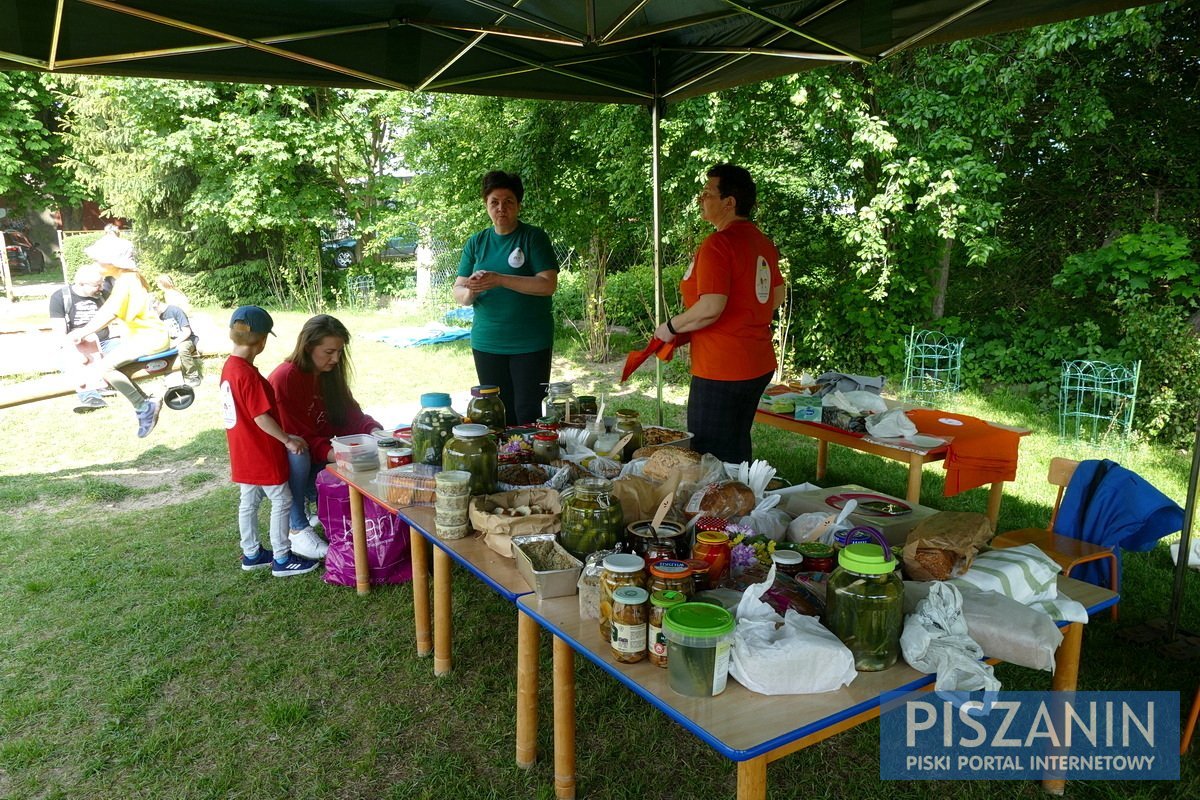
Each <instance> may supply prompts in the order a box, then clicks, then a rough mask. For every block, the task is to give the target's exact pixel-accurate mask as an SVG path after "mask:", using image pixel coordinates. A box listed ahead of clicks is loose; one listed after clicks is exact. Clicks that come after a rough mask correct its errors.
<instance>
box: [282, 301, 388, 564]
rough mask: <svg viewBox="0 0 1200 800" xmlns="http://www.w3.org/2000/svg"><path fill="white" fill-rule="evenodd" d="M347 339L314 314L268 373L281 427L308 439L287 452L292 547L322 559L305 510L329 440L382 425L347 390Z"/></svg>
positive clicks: (336, 324) (333, 321)
mask: <svg viewBox="0 0 1200 800" xmlns="http://www.w3.org/2000/svg"><path fill="white" fill-rule="evenodd" d="M349 344H350V331H348V330H346V326H345V325H343V324H342V323H341V322H340V321H339V320H338V319H337V318H335V317H331V316H329V315H328V314H318V315H317V316H315V317H313V318H312V319H310V320H309V321H308V322H306V323H304V327H302V328H301V329H300V334H299V336H297V337H296V348H295V349H294V350H293V351H292V354H291V355H289V356H288V357H287V358H286V359H284V361H283V363H282V364H280V365H279V366H278V367H276V368H275V369H274V371H273V372H271V377H270V381H271V386H272V387H273V388H274V389H275V396H276V398H278V400H279V413H280V420H281V421H282V422H283V427H284V429H285V430H288V431H291V432H293V433H296V434H299V435H300V436H301V437H303V438H304V441H305V442H306V443H307V444H308V452H306V453H302V454H297V453H291V454H289V455H288V485H289V486H290V487H291V489H292V498H293V500H294V502H293V503H292V511H291V516H290V518H289V520H290V521H289V525H290V529H291V532H290V534H289V535H290V536H291V540H292V549H293V550H295V551H296V552H298V553H300V554H301V555H304V556H307V557H309V558H324V557H325V553H326V551H327V550H328V549H329V545H328V544H326V543H325V542H323V541H321V539H320V537H318V536H317V534H316V532H315V531H314V530H313V526H314V525H316V524H317V523H316V518H315V515H314V516H313V517H310V516H309V515H308V509H307V508H306V501H307V500H308V499H315V498H316V480H317V473H318V472H319V471H321V470H323V469H324V468H325V465H326V464H328V463H330V462H331V461H333V460H334V457H333V444H332V441H331V440H332V439H333V437H334V436H345V435H348V434H353V433H373V432H375V431H378V430H382V429H383V426H382V425H380V424H379V423H378V422H376V421H375V419H374V418H372V417H371V416H370V415H368V414H365V413H363V410H362V408H361V407H360V406H359V405H358V401H356V400H355V399H354V395H353V394H351V393H350V376H351V369H350V355H349V353H348V352H347V351H346V347H347V346H348V345H349Z"/></svg>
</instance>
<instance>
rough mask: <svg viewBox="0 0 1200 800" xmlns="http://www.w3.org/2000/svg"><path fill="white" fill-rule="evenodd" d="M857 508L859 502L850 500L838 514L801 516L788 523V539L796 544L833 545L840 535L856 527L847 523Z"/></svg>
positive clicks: (823, 513)
mask: <svg viewBox="0 0 1200 800" xmlns="http://www.w3.org/2000/svg"><path fill="white" fill-rule="evenodd" d="M856 508H858V501H857V500H854V499H850V500H847V501H846V504H845V505H843V506H842V510H841V511H839V512H838V513H836V514H832V513H826V512H824V511H810V512H808V513H807V514H800V515H798V516H797V517H796V518H795V519H793V520H792V521H791V522H790V523H788V528H787V539H788V541H789V542H795V543H796V544H800V543H802V542H824V543H825V544H833V543H834V541H835V537H836V535H837V534H838V533H840V532H842V531H845V530H849V529H850V528H853V527H854V524H853V523H851V522H847V521H846V518H847V517H849V516H850V515H851V514H853V513H854V509H856Z"/></svg>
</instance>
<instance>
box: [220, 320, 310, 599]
mask: <svg viewBox="0 0 1200 800" xmlns="http://www.w3.org/2000/svg"><path fill="white" fill-rule="evenodd" d="M274 327H275V322H274V320H272V319H271V315H270V314H268V313H267V312H266V311H265V310H263V309H261V308H259V307H258V306H242V307H241V308H239V309H237V310H236V311H234V312H233V316H231V317H230V319H229V339H230V341H231V342H233V347H232V348H231V349H230V353H229V358H228V359H226V361H225V367H224V368H223V369H222V370H221V415H222V417H223V418H224V422H225V438H226V439H227V440H228V442H229V470H230V475H231V476H232V478H233V482H234V483H236V484H237V485H238V489H239V490H240V492H241V499H240V500H239V501H238V532H239V533H240V534H241V544H242V569H243V570H246V571H250V570H256V569H265V568H267V567H270V568H271V574H272V575H274V576H275V577H276V578H289V577H291V576H293V575H303V574H304V573H306V572H312V571H313V570H314V569H316V568H317V562H316V561H314V560H312V559H308V558H302V557H300V556H299V555H297V554H296V553H293V552H292V543H291V541H290V540H289V539H288V529H287V525H288V513H289V512H290V511H291V508H292V492H291V490H290V489H289V488H288V463H287V454H288V453H292V454H295V455H303V454H304V452H305V450H306V447H307V446H306V445H305V443H304V439H303V438H302V437H300V436H295V435H293V434H289V433H285V432H284V430H283V428H282V427H280V425H279V410H278V408H277V407H276V404H275V392H274V390H273V389H272V388H271V384H270V383H268V382H267V380H266V379H265V378H264V377H263V376H262V373H260V372H259V371H258V368H257V367H255V366H254V359H255V357H256V356H258V355H259V354H260V353H262V351H263V348H264V347H266V344H267V335H268V334H271V333H273V332H274V331H273V328H274ZM264 497H266V498H268V499H269V500H270V501H271V524H270V536H271V548H272V549H271V550H267V549H265V548H263V547H262V546H261V545H259V543H258V509H259V506H261V505H262V501H263V498H264Z"/></svg>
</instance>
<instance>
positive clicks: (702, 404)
mask: <svg viewBox="0 0 1200 800" xmlns="http://www.w3.org/2000/svg"><path fill="white" fill-rule="evenodd" d="M707 177H708V181H707V182H706V183H705V185H704V189H703V191H701V192H700V196H699V197H698V198H697V202H698V203H699V205H700V216H701V217H702V218H703V219H704V220H705V221H706V222H708V223H710V224H711V225H712V226H713V227H714V228H716V232H714V233H711V234H709V236H708V237H707V238H706V239H705V240H704V242H703V243H701V245H700V249H699V250H698V251H696V255H695V257H694V258H693V259H692V264H691V266H690V267H688V270H687V272H686V273H685V274H684V276H683V280H682V281H681V282H680V284H679V289H680V293H681V294H682V295H683V304H684V306H686V308H687V310H686V311H684V312H683V313H682V314H676V315H675V316H673V317H668V318H667V321H666V322H664V323H663V324H662V325H660V326H658V330H656V331H655V332H654V335H655V336H657V337H658V338H659V339H662V340H663V341H664V342H670V341H674V339H675V337H676V336H677V335H679V334H685V333H686V334H689V336H690V344H691V347H692V383H691V389H690V392H689V394H688V430H689V431H691V432H692V433H694V434H695V437H694V438H693V440H692V447H693V448H695V449H696V450H699V451H700V452H706V453H712V454H713V455H715V456H716V457H717V458H720V459H721V460H722V461H728V462H733V463H737V462H741V461H750V460H751V457H752V456H751V445H750V426H751V425H752V424H753V423H754V412H755V409H756V408H757V407H758V401H759V398H760V397H761V396H762V393H763V391H764V390H765V389H766V388H767V384H768V383H769V382H770V380H771V375H772V374H773V373H774V372H775V366H776V361H775V348H774V347H773V346H772V343H771V320H772V319H773V318H774V315H775V309H777V308H779V306H780V305H781V304H782V303H783V300H784V297H785V295H786V291H787V290H786V287H785V286H784V284H783V276H782V275H781V274H780V272H779V251H778V250H777V249H776V248H775V245H774V244H773V243H772V242H771V240H770V239H768V238H767V237H766V236H765V235H764V234H763V232H762V231H760V230H759V229H758V226H757V225H755V224H754V223H753V222H751V221H750V214H751V212H752V211H753V210H754V207H755V205H756V204H757V201H758V188H757V187H756V186H755V185H754V179H753V178H751V177H750V173H749V172H748V171H746V170H745V169H744V168H742V167H738V166H735V165H733V164H717V165H716V166H715V167H713V168H712V169H710V170H709V171H708V173H707Z"/></svg>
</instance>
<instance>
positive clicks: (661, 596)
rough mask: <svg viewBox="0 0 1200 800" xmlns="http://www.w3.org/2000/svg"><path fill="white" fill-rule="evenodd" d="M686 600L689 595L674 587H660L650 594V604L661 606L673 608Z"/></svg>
mask: <svg viewBox="0 0 1200 800" xmlns="http://www.w3.org/2000/svg"><path fill="white" fill-rule="evenodd" d="M614 594H615V592H614ZM686 602H687V595H686V594H684V593H683V592H677V591H675V590H674V589H659V590H658V591H657V592H655V593H654V594H652V595H650V605H653V606H658V607H659V608H671V607H673V606H677V605H679V604H680V603H686Z"/></svg>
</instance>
